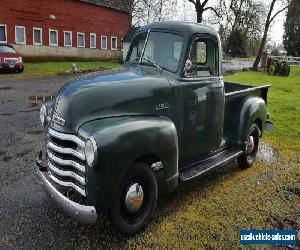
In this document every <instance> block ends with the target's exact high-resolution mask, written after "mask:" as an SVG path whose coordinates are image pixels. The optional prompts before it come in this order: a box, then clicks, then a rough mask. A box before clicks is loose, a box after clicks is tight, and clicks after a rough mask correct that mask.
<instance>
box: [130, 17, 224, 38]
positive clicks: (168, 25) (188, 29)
mask: <svg viewBox="0 0 300 250" xmlns="http://www.w3.org/2000/svg"><path fill="white" fill-rule="evenodd" d="M149 29H151V30H152V29H153V30H169V31H175V32H178V33H180V34H182V35H183V36H184V37H185V38H189V37H190V36H191V35H193V34H195V33H202V34H209V35H213V36H215V37H219V34H218V32H217V31H216V30H215V29H214V28H213V27H212V26H209V25H205V24H200V23H193V22H179V21H167V22H156V23H152V24H147V25H145V26H143V27H141V28H139V29H138V30H137V32H136V34H138V33H141V32H145V31H148V30H149Z"/></svg>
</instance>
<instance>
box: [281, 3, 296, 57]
mask: <svg viewBox="0 0 300 250" xmlns="http://www.w3.org/2000/svg"><path fill="white" fill-rule="evenodd" d="M284 30H285V33H284V36H283V45H284V48H285V49H286V51H287V53H288V55H291V56H300V1H299V0H291V5H290V6H289V8H288V12H287V16H286V21H285V24H284Z"/></svg>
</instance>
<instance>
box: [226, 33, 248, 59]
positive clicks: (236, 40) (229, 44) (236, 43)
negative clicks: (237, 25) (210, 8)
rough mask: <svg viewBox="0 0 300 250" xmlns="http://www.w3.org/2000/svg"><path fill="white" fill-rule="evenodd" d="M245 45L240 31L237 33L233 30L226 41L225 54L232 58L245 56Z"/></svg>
mask: <svg viewBox="0 0 300 250" xmlns="http://www.w3.org/2000/svg"><path fill="white" fill-rule="evenodd" d="M245 45H246V41H245V37H244V36H243V34H242V33H241V31H239V30H238V29H236V30H233V31H232V32H231V33H230V35H229V37H228V39H227V41H226V44H225V52H226V53H227V54H230V55H231V56H234V57H236V56H245V55H246V50H245V47H246V46H245Z"/></svg>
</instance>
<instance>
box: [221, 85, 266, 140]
mask: <svg viewBox="0 0 300 250" xmlns="http://www.w3.org/2000/svg"><path fill="white" fill-rule="evenodd" d="M224 85H225V110H224V127H223V140H224V142H225V145H226V144H227V145H228V144H230V138H232V135H233V134H234V131H235V130H236V129H237V124H239V123H240V120H239V119H240V117H239V114H240V109H241V108H242V106H243V103H244V102H245V99H246V98H248V97H250V96H256V97H260V98H262V99H263V100H264V101H265V103H266V104H267V94H268V89H269V87H270V86H271V85H265V86H259V87H256V86H252V85H245V84H239V83H233V82H225V83H224Z"/></svg>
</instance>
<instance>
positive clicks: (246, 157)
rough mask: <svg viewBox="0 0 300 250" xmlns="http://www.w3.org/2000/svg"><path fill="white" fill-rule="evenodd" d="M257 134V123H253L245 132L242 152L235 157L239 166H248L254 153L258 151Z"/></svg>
mask: <svg viewBox="0 0 300 250" xmlns="http://www.w3.org/2000/svg"><path fill="white" fill-rule="evenodd" d="M259 134H260V130H259V127H258V126H257V124H253V125H252V126H251V127H250V129H249V131H248V133H247V137H246V141H247V144H246V147H245V150H244V153H243V154H242V155H241V156H240V157H238V158H237V162H238V165H239V167H240V168H249V167H251V166H252V164H253V162H254V161H255V158H256V154H257V151H258V144H259ZM251 137H252V139H251Z"/></svg>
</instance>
